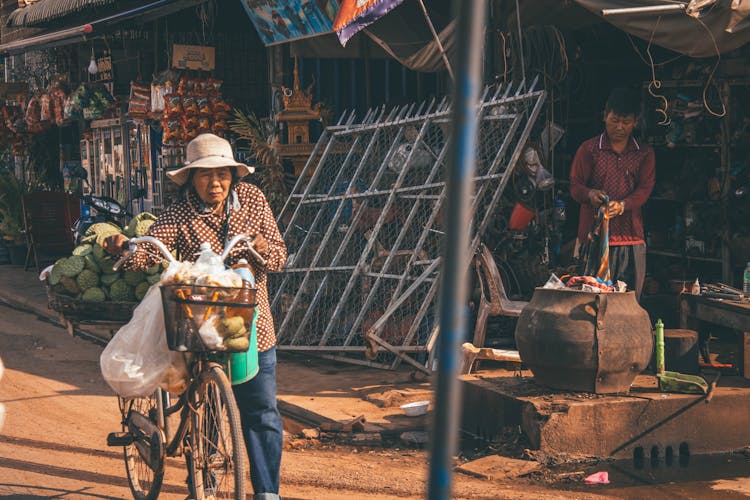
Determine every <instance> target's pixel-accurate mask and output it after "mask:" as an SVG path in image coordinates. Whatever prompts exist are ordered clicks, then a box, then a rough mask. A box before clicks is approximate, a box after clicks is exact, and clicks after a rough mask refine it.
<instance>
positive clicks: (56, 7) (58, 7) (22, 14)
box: [7, 0, 115, 26]
mask: <svg viewBox="0 0 750 500" xmlns="http://www.w3.org/2000/svg"><path fill="white" fill-rule="evenodd" d="M113 3H115V0H39V1H38V2H36V3H34V4H31V5H29V6H27V7H22V8H19V9H16V10H14V11H13V12H11V13H10V15H9V16H8V22H7V25H8V26H34V25H36V24H42V23H45V22H47V21H51V20H53V19H57V18H60V17H63V16H67V15H68V14H71V13H74V12H79V11H82V10H85V9H89V8H91V7H98V6H102V5H109V4H113Z"/></svg>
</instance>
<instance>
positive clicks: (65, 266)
mask: <svg viewBox="0 0 750 500" xmlns="http://www.w3.org/2000/svg"><path fill="white" fill-rule="evenodd" d="M85 265H86V261H85V260H84V258H83V257H81V256H80V255H71V256H70V257H68V258H66V259H64V260H61V261H60V262H58V263H57V264H55V267H57V266H60V273H61V274H62V275H63V276H67V277H68V278H74V277H76V276H78V274H79V273H80V272H81V271H83V268H84V267H85Z"/></svg>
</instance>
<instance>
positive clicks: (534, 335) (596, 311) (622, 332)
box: [516, 288, 653, 394]
mask: <svg viewBox="0 0 750 500" xmlns="http://www.w3.org/2000/svg"><path fill="white" fill-rule="evenodd" d="M516 345H517V347H518V352H519V354H520V355H521V359H522V360H523V362H524V364H525V365H526V366H527V367H528V368H529V369H530V370H531V371H532V372H533V373H534V379H535V380H536V381H537V382H539V383H540V384H542V385H546V386H548V387H551V388H555V389H564V390H570V391H585V392H594V393H598V394H607V393H616V392H627V391H628V390H629V388H630V384H631V383H632V382H633V379H634V378H635V376H636V375H638V374H639V373H640V372H641V371H642V370H643V369H644V368H646V366H647V365H648V363H649V360H650V359H651V353H652V351H653V339H652V333H651V321H650V320H649V316H648V313H647V312H646V311H645V310H644V309H643V308H642V307H641V306H639V305H638V302H637V301H636V299H635V293H634V292H624V293H591V292H582V291H578V290H562V289H560V290H558V289H548V288H537V289H536V290H535V291H534V296H533V297H532V298H531V302H529V304H528V305H527V306H526V307H525V308H524V309H523V312H522V313H521V316H520V317H519V318H518V324H517V326H516Z"/></svg>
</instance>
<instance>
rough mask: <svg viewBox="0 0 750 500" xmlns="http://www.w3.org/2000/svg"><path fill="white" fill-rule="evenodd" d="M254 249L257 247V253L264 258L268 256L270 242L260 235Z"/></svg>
mask: <svg viewBox="0 0 750 500" xmlns="http://www.w3.org/2000/svg"><path fill="white" fill-rule="evenodd" d="M253 247H255V251H256V252H258V253H259V254H261V255H263V256H265V255H268V241H267V240H266V238H265V237H264V236H263V235H262V234H260V233H258V234H256V235H255V239H254V240H253Z"/></svg>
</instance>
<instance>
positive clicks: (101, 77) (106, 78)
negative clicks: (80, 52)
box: [95, 56, 113, 82]
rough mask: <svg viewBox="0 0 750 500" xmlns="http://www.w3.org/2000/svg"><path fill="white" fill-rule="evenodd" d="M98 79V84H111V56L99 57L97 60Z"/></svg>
mask: <svg viewBox="0 0 750 500" xmlns="http://www.w3.org/2000/svg"><path fill="white" fill-rule="evenodd" d="M96 68H97V73H96V78H95V80H96V81H97V82H111V81H112V80H113V78H112V58H111V57H110V56H106V57H99V58H97V59H96Z"/></svg>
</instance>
